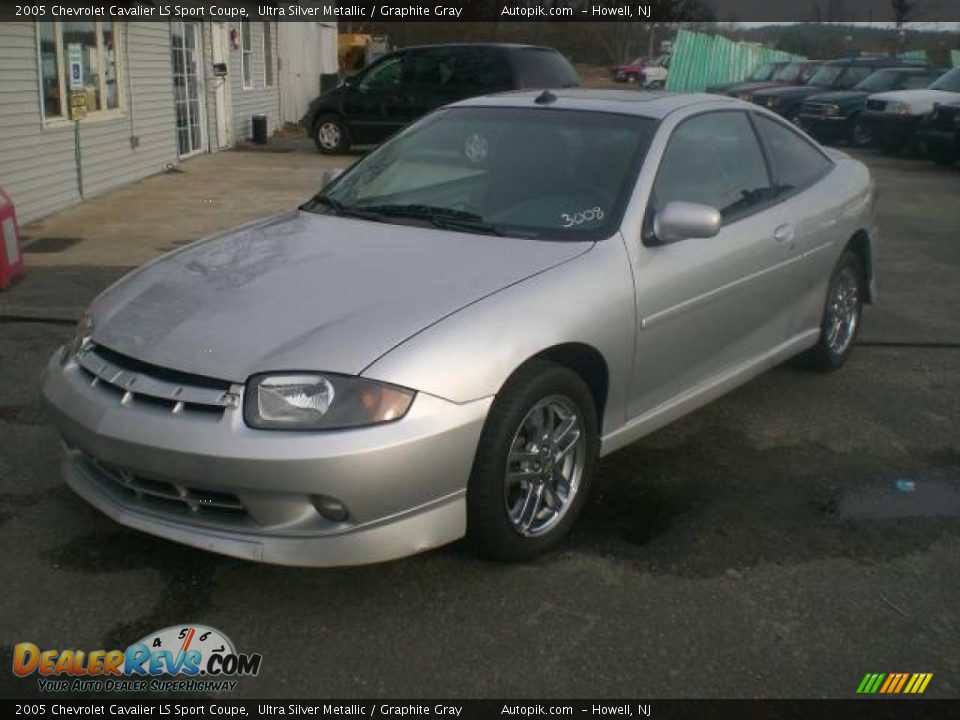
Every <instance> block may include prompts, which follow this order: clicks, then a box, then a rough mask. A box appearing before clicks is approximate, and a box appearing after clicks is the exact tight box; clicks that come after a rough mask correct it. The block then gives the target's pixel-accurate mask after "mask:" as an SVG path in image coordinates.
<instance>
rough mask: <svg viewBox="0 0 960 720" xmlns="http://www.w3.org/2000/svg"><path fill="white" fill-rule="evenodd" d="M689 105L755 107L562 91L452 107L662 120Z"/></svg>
mask: <svg viewBox="0 0 960 720" xmlns="http://www.w3.org/2000/svg"><path fill="white" fill-rule="evenodd" d="M544 92H549V93H550V94H551V95H552V96H553V97H554V98H555V99H554V100H552V101H550V102H548V103H536V102H534V101H535V100H536V99H537V98H538V97H539V96H540V95H541V94H543V93H544ZM691 105H711V106H713V107H716V108H718V109H719V108H724V107H726V108H749V109H756V106H754V105H751V104H750V103H745V102H743V101H741V100H736V99H734V98H726V97H723V96H721V95H710V94H707V93H671V92H640V91H637V90H590V89H586V88H564V89H559V90H549V91H545V90H515V91H512V92H505V93H498V94H496V95H481V96H479V97H474V98H469V99H467V100H461V101H460V102H458V103H454V104H453V105H452V107H513V108H539V109H544V108H552V109H564V110H588V111H591V112H607V113H615V114H619V115H637V116H641V117H648V118H654V119H658V120H659V119H661V118H664V117H666V116H667V115H669V114H670V113H672V112H674V111H675V110H680V109H682V108H685V107H689V106H691Z"/></svg>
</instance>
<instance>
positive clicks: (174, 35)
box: [170, 21, 205, 158]
mask: <svg viewBox="0 0 960 720" xmlns="http://www.w3.org/2000/svg"><path fill="white" fill-rule="evenodd" d="M170 36H171V43H170V44H171V50H172V62H173V102H174V110H175V112H176V120H177V126H176V127H177V153H178V154H179V156H180V157H181V158H185V157H190V156H191V155H196V154H197V153H198V152H201V151H202V150H203V146H204V142H203V141H204V135H205V133H204V129H205V128H204V122H203V103H202V102H201V100H202V98H203V89H202V87H201V85H202V84H203V73H202V67H203V66H202V64H201V60H200V58H201V55H202V53H201V49H200V48H201V44H200V23H198V22H182V21H176V22H171V23H170Z"/></svg>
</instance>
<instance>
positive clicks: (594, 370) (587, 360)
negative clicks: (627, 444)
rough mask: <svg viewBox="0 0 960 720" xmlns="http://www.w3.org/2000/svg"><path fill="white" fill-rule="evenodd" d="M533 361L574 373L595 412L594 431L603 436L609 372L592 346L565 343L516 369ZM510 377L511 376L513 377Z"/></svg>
mask: <svg viewBox="0 0 960 720" xmlns="http://www.w3.org/2000/svg"><path fill="white" fill-rule="evenodd" d="M533 360H547V361H549V362H553V363H556V364H557V365H561V366H563V367H565V368H567V369H568V370H571V371H572V372H574V373H576V374H577V375H579V376H580V378H581V379H582V380H583V381H584V382H585V383H586V384H587V387H588V388H589V389H590V394H591V395H592V396H593V402H594V405H595V409H596V411H597V427H598V428H599V430H600V433H601V435H602V434H603V416H604V412H605V410H606V405H607V394H608V391H609V388H610V369H609V367H608V366H607V361H606V359H605V358H604V357H603V354H602V353H601V352H600V351H599V350H597V349H596V348H595V347H593V346H592V345H588V344H586V343H581V342H568V343H561V344H559V345H553V346H551V347H548V348H546V349H544V350H541V351H540V352H538V353H537V354H535V355H533V356H531V357H529V358H527V359H526V360H524V361H523V362H522V363H520V365H518V366H517V369H516V370H514V373H516V372H517V370H520V369H521V368H522V367H524V366H525V365H527V364H528V363H529V362H531V361H533ZM514 373H511V375H513V374H514Z"/></svg>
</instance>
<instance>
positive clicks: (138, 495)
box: [80, 454, 247, 517]
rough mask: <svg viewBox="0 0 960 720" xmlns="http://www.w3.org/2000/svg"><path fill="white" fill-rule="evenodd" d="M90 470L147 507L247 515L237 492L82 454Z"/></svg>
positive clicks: (200, 512)
mask: <svg viewBox="0 0 960 720" xmlns="http://www.w3.org/2000/svg"><path fill="white" fill-rule="evenodd" d="M80 462H82V463H83V464H84V465H85V467H86V469H87V470H88V474H89V475H91V476H92V477H94V478H95V479H96V480H98V481H99V482H100V483H101V484H102V485H104V486H106V487H107V488H108V489H111V490H119V491H120V492H121V493H123V494H125V495H126V496H127V499H128V500H130V501H133V502H136V503H139V504H142V505H143V506H145V507H150V506H153V507H155V508H157V509H160V510H164V511H167V512H174V513H180V514H189V515H204V516H221V517H224V516H226V517H247V509H246V507H244V505H243V503H242V502H240V499H239V498H238V497H237V496H236V495H232V494H230V493H223V492H216V491H213V490H202V489H198V488H191V487H187V486H185V485H180V484H179V483H172V482H167V481H166V480H158V479H156V478H149V477H145V476H143V475H139V474H136V473H132V472H128V471H126V470H122V469H120V468H115V467H111V466H108V465H105V464H104V463H101V462H100V461H99V460H96V459H95V458H93V457H91V456H89V455H85V454H83V455H81V456H80Z"/></svg>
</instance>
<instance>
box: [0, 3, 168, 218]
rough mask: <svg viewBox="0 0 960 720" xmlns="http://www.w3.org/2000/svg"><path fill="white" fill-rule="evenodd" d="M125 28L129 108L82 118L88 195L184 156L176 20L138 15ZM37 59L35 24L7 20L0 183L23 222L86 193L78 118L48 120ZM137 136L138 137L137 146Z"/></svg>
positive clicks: (0, 82) (0, 69)
mask: <svg viewBox="0 0 960 720" xmlns="http://www.w3.org/2000/svg"><path fill="white" fill-rule="evenodd" d="M118 27H119V28H120V33H121V50H122V52H121V56H120V63H121V67H122V68H123V70H124V71H125V73H124V76H123V78H122V82H123V85H124V90H125V92H126V102H125V110H124V112H123V113H122V115H121V116H120V117H117V118H113V119H109V120H97V119H94V118H91V119H88V120H84V121H82V122H81V123H80V133H79V137H80V158H81V164H82V171H83V196H84V197H86V198H90V197H93V196H95V195H98V194H100V193H103V192H106V191H107V190H110V189H113V188H116V187H119V186H121V185H124V184H127V183H129V182H132V181H133V180H137V179H139V178H143V177H146V176H148V175H152V174H154V173H158V172H160V171H162V170H163V169H164V167H165V166H166V164H167V163H170V162H175V161H176V159H177V150H176V141H175V136H174V115H173V86H172V81H171V78H170V27H169V25H167V24H166V23H137V22H132V23H127V24H120V25H118ZM128 58H129V63H128V62H127V60H128ZM37 63H38V58H37V44H36V31H35V28H34V26H33V24H32V23H0V184H2V185H4V186H5V187H7V188H8V189H9V191H10V193H11V195H12V196H13V201H14V203H15V204H16V207H17V214H18V216H19V218H20V220H21V221H22V222H28V221H30V220H32V219H35V218H38V217H41V216H43V215H46V214H49V213H51V212H54V211H56V210H59V209H62V208H64V207H67V206H69V205H71V204H73V203H76V202H79V201H80V200H81V199H82V198H81V196H80V191H79V187H78V183H77V163H76V146H75V144H74V138H75V136H74V132H75V129H74V125H73V123H69V122H64V123H56V124H52V125H50V124H48V125H46V126H45V125H44V123H43V117H42V114H41V109H40V79H39V71H38V67H37ZM131 138H139V145H138V147H137V148H135V149H134V148H133V147H132V143H131Z"/></svg>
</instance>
